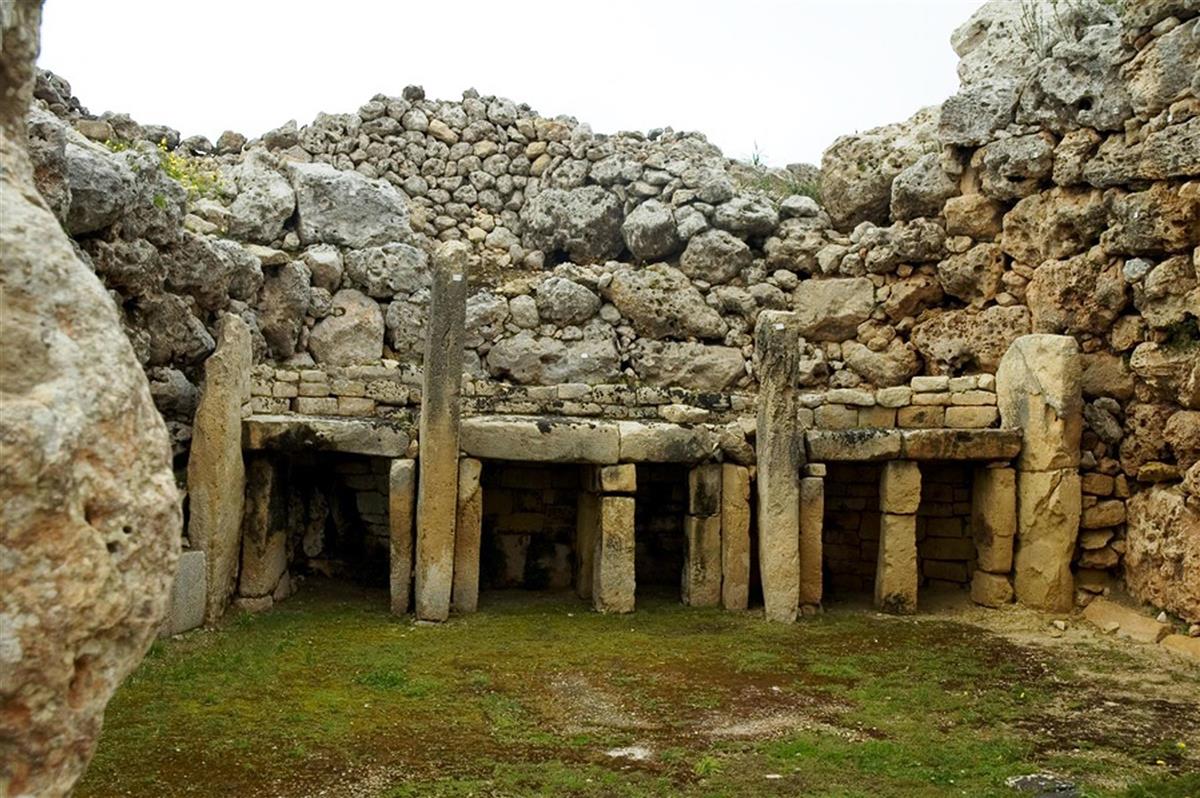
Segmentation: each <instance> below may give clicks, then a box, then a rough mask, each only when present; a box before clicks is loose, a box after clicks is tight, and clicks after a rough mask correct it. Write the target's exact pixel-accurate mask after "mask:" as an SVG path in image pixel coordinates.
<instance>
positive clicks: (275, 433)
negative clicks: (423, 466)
mask: <svg viewBox="0 0 1200 798" xmlns="http://www.w3.org/2000/svg"><path fill="white" fill-rule="evenodd" d="M242 441H243V445H244V447H245V448H246V449H249V450H258V449H270V450H273V451H284V452H297V451H305V450H309V451H319V452H343V453H346V454H365V455H369V456H371V457H402V456H403V455H404V454H405V453H406V452H407V451H408V445H409V443H410V439H409V436H408V433H406V432H405V431H404V430H403V429H402V428H401V427H400V426H399V425H398V424H395V423H392V422H390V421H386V420H384V419H337V418H311V417H307V418H306V417H303V416H280V415H254V416H250V417H248V418H247V419H245V421H243V422H242Z"/></svg>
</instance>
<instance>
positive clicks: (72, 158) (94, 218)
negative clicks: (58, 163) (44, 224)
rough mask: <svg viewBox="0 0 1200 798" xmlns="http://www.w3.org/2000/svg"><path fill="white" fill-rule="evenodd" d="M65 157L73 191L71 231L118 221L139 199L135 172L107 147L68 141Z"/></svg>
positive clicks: (86, 230)
mask: <svg viewBox="0 0 1200 798" xmlns="http://www.w3.org/2000/svg"><path fill="white" fill-rule="evenodd" d="M65 156H66V165H67V185H68V186H69V188H70V190H71V204H70V207H69V209H68V210H67V218H66V228H67V232H68V233H70V234H71V235H80V234H82V233H92V232H95V231H96V230H100V229H101V228H104V227H108V226H109V225H110V224H112V223H113V222H115V221H117V219H119V218H120V217H121V214H122V213H124V212H125V209H126V208H128V207H129V206H130V205H132V204H133V202H134V201H135V198H136V196H135V190H134V183H135V179H134V174H133V172H132V171H131V170H130V169H129V167H128V166H126V165H125V163H124V162H123V161H121V160H120V159H118V158H114V157H113V156H112V155H111V154H110V153H109V152H108V151H107V150H105V149H104V148H103V147H100V146H98V145H95V144H92V143H91V142H88V141H79V140H76V139H73V140H70V141H68V142H67V144H66V150H65Z"/></svg>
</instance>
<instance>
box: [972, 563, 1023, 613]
mask: <svg viewBox="0 0 1200 798" xmlns="http://www.w3.org/2000/svg"><path fill="white" fill-rule="evenodd" d="M1012 599H1013V588H1012V583H1011V582H1009V581H1008V577H1007V576H1005V575H1003V574H989V573H988V572H986V571H976V572H975V573H974V574H973V575H972V577H971V601H974V602H975V603H976V604H981V605H983V606H984V607H1003V606H1004V605H1005V604H1007V603H1009V602H1010V601H1012Z"/></svg>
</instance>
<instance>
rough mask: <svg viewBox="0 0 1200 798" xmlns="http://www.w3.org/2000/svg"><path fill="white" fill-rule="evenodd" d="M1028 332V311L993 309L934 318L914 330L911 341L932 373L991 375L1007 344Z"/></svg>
mask: <svg viewBox="0 0 1200 798" xmlns="http://www.w3.org/2000/svg"><path fill="white" fill-rule="evenodd" d="M1029 331H1030V321H1029V309H1028V308H1025V307H1022V306H1020V305H1016V306H1013V307H1008V308H1005V307H1000V306H998V305H992V306H991V307H987V308H984V309H983V310H982V311H975V310H969V309H968V310H948V311H946V312H945V313H940V314H938V315H936V316H933V317H932V318H930V319H929V320H927V321H923V322H921V323H920V324H918V325H917V326H916V327H914V328H913V331H912V337H911V340H912V343H913V345H914V346H916V348H917V351H918V352H920V353H921V355H922V356H923V357H924V358H925V363H926V365H927V366H928V367H929V370H930V371H931V373H934V374H950V373H955V372H958V371H960V370H971V369H978V370H980V371H990V372H994V371H995V370H996V367H997V366H998V365H999V364H1000V358H1001V357H1003V355H1004V353H1005V352H1006V351H1008V347H1009V344H1011V343H1012V342H1013V341H1015V340H1016V339H1017V338H1019V337H1020V336H1022V335H1026V334H1027V333H1029Z"/></svg>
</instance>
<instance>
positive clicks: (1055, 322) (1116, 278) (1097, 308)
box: [1025, 250, 1128, 334]
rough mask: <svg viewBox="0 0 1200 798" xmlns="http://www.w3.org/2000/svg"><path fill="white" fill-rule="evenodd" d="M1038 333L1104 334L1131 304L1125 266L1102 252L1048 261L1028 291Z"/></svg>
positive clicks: (1037, 271) (1035, 273) (1030, 284)
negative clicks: (1104, 255)
mask: <svg viewBox="0 0 1200 798" xmlns="http://www.w3.org/2000/svg"><path fill="white" fill-rule="evenodd" d="M1025 296H1026V301H1027V302H1028V303H1029V312H1030V313H1031V314H1032V316H1033V329H1034V332H1045V333H1060V332H1065V333H1070V334H1077V333H1102V332H1104V331H1106V330H1107V329H1108V328H1109V327H1111V326H1112V323H1113V322H1114V321H1115V320H1116V318H1117V316H1119V315H1120V313H1121V311H1122V310H1123V309H1124V308H1125V305H1126V303H1127V302H1128V294H1127V292H1126V289H1125V281H1124V279H1123V278H1122V276H1121V263H1120V261H1117V260H1109V259H1107V258H1105V257H1103V253H1101V252H1099V251H1098V250H1096V251H1093V252H1089V253H1088V254H1085V255H1078V256H1076V257H1074V258H1069V259H1068V260H1054V261H1046V262H1045V263H1043V264H1042V265H1041V266H1039V267H1038V268H1037V270H1036V271H1034V273H1033V279H1032V280H1030V281H1029V286H1028V289H1027V291H1026V295H1025Z"/></svg>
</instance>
